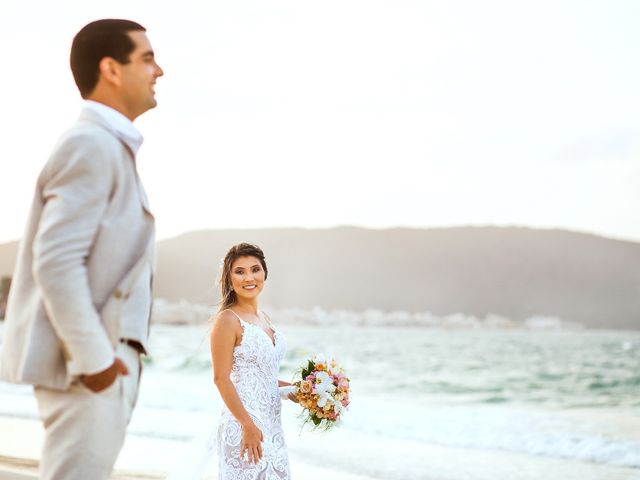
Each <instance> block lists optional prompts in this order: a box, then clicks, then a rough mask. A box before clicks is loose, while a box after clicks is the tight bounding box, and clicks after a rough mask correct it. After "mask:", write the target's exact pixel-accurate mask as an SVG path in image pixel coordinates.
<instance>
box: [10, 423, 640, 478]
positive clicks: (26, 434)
mask: <svg viewBox="0 0 640 480" xmlns="http://www.w3.org/2000/svg"><path fill="white" fill-rule="evenodd" d="M0 431H2V432H3V433H4V432H7V435H2V436H1V437H0V452H2V453H3V455H2V456H0V480H34V479H37V465H38V460H37V459H38V456H39V450H40V446H41V441H42V428H41V426H40V423H39V422H38V421H36V420H33V419H21V418H7V417H0ZM340 436H341V432H338V431H336V432H335V438H334V440H335V441H337V442H338V443H340V438H338V437H340ZM291 440H292V442H291V443H293V444H294V445H292V447H293V449H292V452H291V472H292V476H293V478H295V479H300V480H313V479H320V478H332V480H372V479H373V478H388V477H386V476H385V475H386V474H387V473H388V472H389V467H391V464H394V465H396V467H397V466H398V465H402V466H403V468H404V469H405V470H406V471H412V472H413V473H412V476H411V477H406V478H412V479H413V480H471V479H473V480H501V479H509V478H518V479H519V480H539V479H540V478H544V476H545V474H549V473H550V472H553V478H554V479H555V478H563V479H580V480H601V479H603V478H606V479H607V480H638V479H640V474H638V473H637V472H633V471H630V470H629V469H626V468H617V467H614V466H610V465H598V464H593V463H589V462H580V461H574V460H567V459H547V460H546V461H545V462H540V461H539V460H538V459H536V457H531V456H528V455H521V454H516V453H509V452H504V451H495V450H494V451H487V450H479V449H461V448H448V447H443V446H438V445H428V446H425V448H424V452H422V455H420V456H419V457H416V456H415V455H408V454H406V453H403V452H406V451H409V450H410V449H409V448H408V446H407V445H403V442H402V441H394V442H385V444H384V445H383V444H380V443H378V442H371V441H370V440H369V441H367V439H366V437H364V436H363V437H362V438H361V443H360V444H359V445H354V446H353V447H354V448H353V452H352V453H353V455H355V456H357V457H358V461H362V462H366V463H367V464H368V465H369V467H371V466H375V465H377V466H378V468H379V474H380V476H379V475H375V476H374V477H371V476H362V475H357V474H352V473H346V472H341V471H338V470H334V469H333V468H327V467H328V466H319V465H310V464H308V463H306V462H302V461H301V459H302V458H309V457H312V456H313V453H312V452H308V453H307V452H305V451H304V449H302V450H301V449H300V446H299V445H297V446H296V445H295V439H291ZM184 446H185V444H184V443H182V442H178V441H171V440H161V439H150V438H142V437H138V436H135V435H129V436H128V437H127V440H126V442H125V445H124V447H123V449H122V452H121V454H120V456H119V457H118V461H117V462H116V468H115V471H114V475H113V476H112V479H113V480H140V479H163V478H165V476H166V474H167V471H169V470H170V468H171V466H172V465H173V464H174V463H175V460H176V458H177V457H179V456H180V454H181V452H182V451H183V450H184ZM329 448H330V447H329ZM301 454H302V455H301ZM489 466H490V468H489ZM396 471H397V470H396ZM216 477H217V475H216V470H215V466H214V467H213V469H212V470H210V473H209V476H208V477H207V478H210V479H212V480H213V479H215V478H216ZM397 478H405V477H404V476H402V475H401V476H399V477H397Z"/></svg>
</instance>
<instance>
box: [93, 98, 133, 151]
mask: <svg viewBox="0 0 640 480" xmlns="http://www.w3.org/2000/svg"><path fill="white" fill-rule="evenodd" d="M84 107H85V108H87V109H89V110H91V111H92V112H94V113H96V114H98V115H99V116H100V118H102V119H103V120H104V121H105V122H106V123H107V125H108V126H109V127H111V128H112V129H113V131H114V132H115V134H116V135H117V136H118V137H120V138H121V139H122V140H123V141H124V142H125V143H126V144H127V145H128V146H129V147H130V148H131V150H132V151H133V153H134V155H135V154H137V153H138V150H139V149H140V146H141V145H142V141H143V140H144V138H143V137H142V134H141V133H140V132H139V131H138V129H136V127H135V126H134V125H133V122H132V121H131V120H129V119H128V118H127V117H125V116H124V115H123V114H122V113H120V112H119V111H117V110H116V109H114V108H111V107H108V106H107V105H105V104H104V103H100V102H96V101H93V100H85V101H84Z"/></svg>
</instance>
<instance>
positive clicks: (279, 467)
mask: <svg viewBox="0 0 640 480" xmlns="http://www.w3.org/2000/svg"><path fill="white" fill-rule="evenodd" d="M230 311H231V310H230ZM233 313H234V314H235V312H233ZM236 317H238V320H239V321H240V325H241V326H242V329H243V335H242V342H241V343H240V345H238V346H236V347H235V348H234V350H233V366H232V367H231V375H230V378H231V381H232V382H233V384H234V385H235V387H236V390H237V391H238V395H239V396H240V400H242V404H243V405H244V408H245V409H246V410H247V412H248V413H249V415H250V416H251V418H252V419H253V421H254V422H255V424H256V426H257V427H258V428H259V429H260V430H261V431H262V434H263V435H264V439H263V442H262V452H263V457H262V458H261V459H260V461H259V462H258V463H257V464H252V463H249V462H248V461H247V457H246V454H245V458H244V459H241V458H240V447H241V445H242V427H241V426H240V424H239V423H238V421H237V420H236V418H235V417H234V416H233V415H232V414H231V412H230V411H229V410H228V409H227V408H226V407H224V408H223V411H222V415H221V418H220V423H219V427H218V432H217V450H218V468H219V472H220V473H219V479H220V480H290V479H291V474H290V473H289V458H288V454H287V446H286V444H285V440H284V434H283V432H282V424H281V421H280V410H281V400H280V393H279V391H278V370H279V368H280V362H281V361H282V358H283V357H284V353H285V350H286V345H285V340H284V337H283V336H282V334H281V333H280V332H278V331H277V330H276V329H275V328H273V326H271V329H272V330H273V332H274V341H275V344H274V342H272V341H271V338H270V337H269V335H268V334H267V332H265V331H264V330H263V329H262V328H260V327H259V326H257V325H253V324H251V323H248V322H245V321H244V320H242V319H241V318H240V317H239V316H238V315H236Z"/></svg>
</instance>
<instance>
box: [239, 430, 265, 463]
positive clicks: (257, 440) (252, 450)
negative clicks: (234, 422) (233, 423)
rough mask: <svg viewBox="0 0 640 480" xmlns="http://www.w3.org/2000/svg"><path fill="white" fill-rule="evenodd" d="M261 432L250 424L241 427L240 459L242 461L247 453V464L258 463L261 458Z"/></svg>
mask: <svg viewBox="0 0 640 480" xmlns="http://www.w3.org/2000/svg"><path fill="white" fill-rule="evenodd" d="M263 439H264V437H263V435H262V431H261V430H260V429H259V428H258V427H257V426H256V424H255V423H253V422H251V423H249V424H247V425H243V426H242V446H241V447H240V459H241V460H244V453H245V452H247V456H248V461H249V463H258V461H259V460H260V459H261V458H262V440H263Z"/></svg>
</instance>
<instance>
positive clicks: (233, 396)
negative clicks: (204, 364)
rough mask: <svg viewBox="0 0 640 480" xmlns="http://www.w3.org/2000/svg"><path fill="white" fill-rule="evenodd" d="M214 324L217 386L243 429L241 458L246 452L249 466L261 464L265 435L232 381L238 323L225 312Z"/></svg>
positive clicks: (218, 316) (214, 381)
mask: <svg viewBox="0 0 640 480" xmlns="http://www.w3.org/2000/svg"><path fill="white" fill-rule="evenodd" d="M214 322H215V323H214V325H213V330H212V332H211V362H212V363H213V383H215V385H216V387H218V391H219V392H220V396H221V397H222V400H223V401H224V403H225V405H226V406H227V408H228V409H229V411H230V412H231V414H232V415H233V416H234V417H235V418H236V419H237V420H238V422H239V423H240V425H241V426H242V447H241V449H240V458H243V457H244V452H245V450H246V451H247V452H248V454H249V462H252V463H257V462H258V460H259V459H260V458H261V457H262V445H261V442H262V440H263V436H262V432H261V431H260V429H259V428H258V427H257V426H256V424H255V423H254V422H253V420H252V419H251V416H249V413H248V412H247V410H246V409H245V408H244V405H242V400H240V396H239V395H238V391H237V390H236V387H235V386H234V385H233V382H231V379H230V378H229V374H230V373H231V367H232V365H233V348H234V347H235V344H236V336H237V327H238V320H237V319H236V318H235V316H234V315H233V314H232V313H229V312H221V313H219V314H218V315H217V316H216V318H215V320H214Z"/></svg>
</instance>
